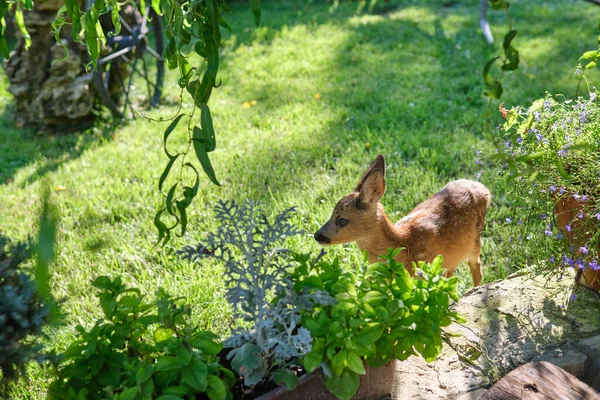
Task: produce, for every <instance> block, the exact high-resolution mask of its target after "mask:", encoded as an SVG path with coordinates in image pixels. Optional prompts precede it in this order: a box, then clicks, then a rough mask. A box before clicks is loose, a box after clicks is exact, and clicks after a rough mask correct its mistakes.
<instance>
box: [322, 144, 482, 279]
mask: <svg viewBox="0 0 600 400" xmlns="http://www.w3.org/2000/svg"><path fill="white" fill-rule="evenodd" d="M384 192H385V160H384V158H383V156H381V155H379V156H378V157H377V159H376V160H375V161H374V162H373V164H371V166H370V167H369V169H367V172H365V174H364V175H363V177H362V179H361V180H360V182H359V183H358V186H357V187H356V189H354V191H353V192H352V193H350V194H349V195H347V196H345V197H344V198H342V199H341V200H340V201H339V202H338V203H337V205H336V206H335V208H334V209H333V214H332V215H331V218H330V219H329V221H327V223H325V225H323V226H322V227H321V229H319V230H318V231H317V232H316V233H315V240H316V241H317V242H318V243H319V244H321V245H331V244H342V243H349V242H353V241H355V242H356V244H357V245H358V248H359V249H360V250H361V251H363V252H364V251H365V250H366V251H367V253H368V259H369V262H370V263H374V262H376V261H377V260H378V258H379V257H380V256H382V255H384V254H386V253H387V252H388V249H389V248H403V250H402V251H401V252H400V253H399V254H398V257H397V261H399V262H402V263H404V265H405V267H406V269H407V270H408V271H409V272H410V274H411V275H414V271H413V267H412V265H413V262H417V261H425V262H431V261H432V260H433V259H434V258H435V257H436V256H437V255H439V254H441V255H442V257H443V267H444V268H445V269H446V276H448V277H450V276H452V275H454V271H455V270H456V267H457V266H458V264H459V263H460V262H461V261H463V260H464V259H467V261H468V264H469V267H470V269H471V275H472V276H473V283H474V285H475V286H479V283H480V282H481V278H482V273H481V263H480V260H479V253H480V249H481V229H482V227H483V223H484V221H485V214H486V211H487V209H488V206H489V203H490V199H491V194H490V191H489V190H488V189H487V188H486V187H485V186H483V185H482V184H481V183H479V182H474V181H469V180H465V179H461V180H458V181H454V182H450V183H448V184H447V185H446V186H445V187H444V188H443V189H442V190H441V191H439V192H438V193H436V194H435V195H433V196H431V197H430V198H429V199H428V200H426V201H424V202H423V203H421V204H419V205H418V206H417V207H415V208H414V209H413V210H412V211H411V212H410V213H409V214H408V215H407V216H405V217H404V218H402V219H401V220H400V221H398V222H397V223H396V224H395V225H393V224H392V223H391V222H390V220H389V219H388V217H387V216H386V214H385V211H384V209H383V206H382V205H381V203H380V202H379V200H380V199H381V197H382V196H383V193H384Z"/></svg>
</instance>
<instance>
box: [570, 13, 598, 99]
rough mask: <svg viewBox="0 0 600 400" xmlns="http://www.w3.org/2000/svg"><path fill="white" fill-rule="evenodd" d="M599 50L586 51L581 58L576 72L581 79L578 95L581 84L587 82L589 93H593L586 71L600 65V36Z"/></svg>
mask: <svg viewBox="0 0 600 400" xmlns="http://www.w3.org/2000/svg"><path fill="white" fill-rule="evenodd" d="M598 31H600V18H598ZM597 40H598V49H597V50H589V51H586V52H585V53H583V54H582V55H581V57H579V62H578V68H577V70H576V71H575V74H576V75H577V76H578V77H579V84H578V85H577V93H579V88H580V86H581V82H585V83H586V86H587V90H588V93H591V89H590V82H589V81H588V79H587V77H586V76H585V71H586V70H589V69H592V68H595V67H596V66H598V64H599V63H600V36H598V39H597Z"/></svg>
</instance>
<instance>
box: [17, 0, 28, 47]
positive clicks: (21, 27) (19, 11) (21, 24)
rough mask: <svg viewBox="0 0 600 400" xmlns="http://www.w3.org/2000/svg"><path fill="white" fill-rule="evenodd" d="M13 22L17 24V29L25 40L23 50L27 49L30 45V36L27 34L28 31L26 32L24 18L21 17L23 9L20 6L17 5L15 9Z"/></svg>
mask: <svg viewBox="0 0 600 400" xmlns="http://www.w3.org/2000/svg"><path fill="white" fill-rule="evenodd" d="M15 23H16V24H17V28H19V31H20V32H21V35H22V36H23V39H24V40H25V50H28V49H29V48H30V47H31V36H29V32H27V27H26V26H25V19H24V18H23V10H22V9H21V8H20V7H17V9H16V11H15Z"/></svg>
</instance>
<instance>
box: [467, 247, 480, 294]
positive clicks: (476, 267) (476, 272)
mask: <svg viewBox="0 0 600 400" xmlns="http://www.w3.org/2000/svg"><path fill="white" fill-rule="evenodd" d="M480 253H481V237H480V236H477V239H476V240H475V246H473V250H472V251H471V254H470V255H469V257H467V263H468V264H469V268H470V269H471V275H472V276H473V286H479V284H480V283H481V278H482V277H483V273H482V271H481V259H480V258H479V255H480Z"/></svg>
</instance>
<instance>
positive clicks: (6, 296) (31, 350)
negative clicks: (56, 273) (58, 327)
mask: <svg viewBox="0 0 600 400" xmlns="http://www.w3.org/2000/svg"><path fill="white" fill-rule="evenodd" d="M30 255H31V245H30V244H26V243H18V244H15V245H11V244H9V241H8V239H7V238H5V237H4V236H0V327H1V329H0V373H2V375H3V378H4V379H7V380H8V379H12V378H14V377H15V376H16V373H17V372H18V371H19V370H21V369H22V368H23V366H24V365H25V364H26V363H27V362H28V361H30V360H37V361H41V360H43V359H44V355H43V354H42V353H41V345H39V344H36V343H35V341H34V340H32V338H33V337H35V336H40V335H41V334H42V326H43V325H44V323H45V322H46V320H47V318H48V315H49V306H48V304H47V302H46V301H45V300H44V299H42V298H41V297H40V296H39V294H38V292H37V289H36V286H35V282H34V281H32V280H31V279H30V278H29V277H28V276H27V275H25V274H24V273H23V272H21V271H20V270H19V265H20V264H21V263H23V261H25V260H26V259H27V258H29V257H30Z"/></svg>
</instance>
